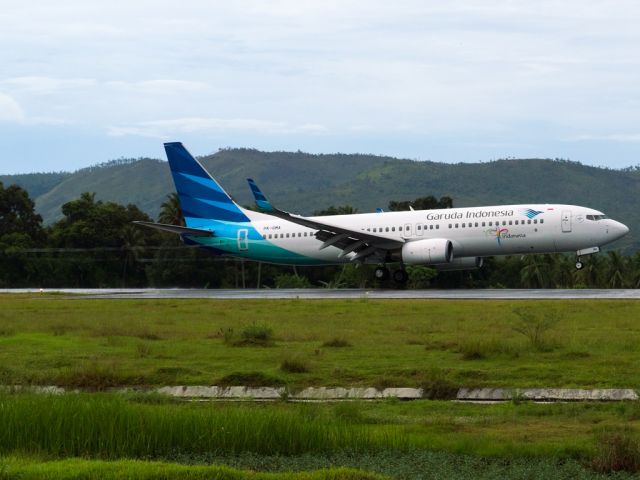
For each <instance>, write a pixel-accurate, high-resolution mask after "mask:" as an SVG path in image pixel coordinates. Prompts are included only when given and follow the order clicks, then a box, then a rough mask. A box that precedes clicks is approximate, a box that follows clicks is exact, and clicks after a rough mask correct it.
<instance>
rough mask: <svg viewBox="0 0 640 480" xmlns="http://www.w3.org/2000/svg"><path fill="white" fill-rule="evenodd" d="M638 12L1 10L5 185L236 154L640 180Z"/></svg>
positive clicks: (382, 4)
mask: <svg viewBox="0 0 640 480" xmlns="http://www.w3.org/2000/svg"><path fill="white" fill-rule="evenodd" d="M638 24H640V3H639V2H637V1H635V0H620V1H618V0H608V1H606V2H602V1H591V0H565V1H562V2H558V1H556V0H538V1H535V2H533V1H531V0H526V1H518V0H513V1H510V0H502V1H483V0H449V1H446V2H443V1H441V0H439V1H430V0H426V1H425V0H417V1H412V0H397V1H394V2H389V1H388V0H367V1H364V0H362V1H358V0H339V1H338V0H318V1H316V0H308V1H305V0H269V1H264V0H255V1H253V0H238V1H228V0H225V1H217V0H207V1H191V0H182V1H180V2H168V1H164V0H154V1H146V0H126V1H121V0H110V1H109V2H97V1H87V0H82V1H80V0H78V1H76V0H66V1H64V0H63V1H60V2H47V1H44V0H41V1H34V0H19V1H14V0H3V1H2V8H1V9H0V42H1V44H2V46H3V47H2V48H1V49H0V145H1V146H2V153H1V154H0V174H7V173H26V172H35V171H62V170H65V171H70V170H75V169H78V168H82V167H85V166H89V165H94V164H96V163H100V162H105V161H108V160H111V159H117V158H132V157H133V158H137V157H152V158H164V152H163V148H162V143H163V142H165V141H182V142H183V143H184V144H185V146H187V148H189V150H190V151H191V152H192V153H193V154H195V155H205V154H210V153H213V152H215V151H217V150H218V149H219V148H226V147H248V148H257V149H260V150H267V151H273V150H288V151H296V150H302V151H306V152H312V153H334V152H344V153H373V154H379V155H390V156H394V157H400V158H411V159H418V160H433V161H439V162H479V161H490V160H495V159H499V158H532V157H542V158H564V159H571V160H574V161H579V162H582V163H585V164H589V165H597V166H607V167H611V168H623V167H627V166H635V165H638V164H640V28H637V25H638Z"/></svg>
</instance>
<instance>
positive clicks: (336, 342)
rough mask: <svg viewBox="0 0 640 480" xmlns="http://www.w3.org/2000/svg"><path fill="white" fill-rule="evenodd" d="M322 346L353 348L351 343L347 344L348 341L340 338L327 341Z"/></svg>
mask: <svg viewBox="0 0 640 480" xmlns="http://www.w3.org/2000/svg"><path fill="white" fill-rule="evenodd" d="M322 346H323V347H328V348H345V347H353V345H352V344H351V342H349V340H346V339H344V338H340V337H335V338H332V339H331V340H327V341H326V342H324V343H323V344H322Z"/></svg>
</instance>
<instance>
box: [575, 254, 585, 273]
mask: <svg viewBox="0 0 640 480" xmlns="http://www.w3.org/2000/svg"><path fill="white" fill-rule="evenodd" d="M582 267H584V265H583V264H582V259H581V258H580V257H578V258H577V259H576V270H582Z"/></svg>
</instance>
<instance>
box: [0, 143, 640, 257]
mask: <svg viewBox="0 0 640 480" xmlns="http://www.w3.org/2000/svg"><path fill="white" fill-rule="evenodd" d="M201 161H202V162H203V164H204V165H205V167H206V168H207V169H208V170H209V171H210V172H211V173H212V174H213V175H214V176H215V177H216V178H217V179H218V181H219V182H220V183H221V184H222V186H223V187H224V188H225V189H226V190H227V191H228V192H229V193H230V194H231V195H232V196H233V197H234V198H235V199H236V200H237V201H238V202H239V203H241V204H253V199H252V197H251V193H250V191H249V188H248V186H247V184H246V178H247V177H252V178H254V179H255V180H256V182H257V183H258V185H260V187H261V188H262V189H263V190H264V191H265V192H266V193H267V195H268V196H269V197H270V198H271V200H272V201H273V202H274V203H275V204H276V205H278V206H279V207H281V208H283V209H285V210H289V211H292V212H297V213H301V214H309V213H311V212H313V211H314V210H318V209H321V208H324V207H327V206H329V205H342V204H350V205H353V206H354V207H356V208H357V209H358V211H360V212H366V211H372V210H374V209H375V208H376V207H383V208H385V207H386V206H387V204H388V202H389V201H390V200H405V199H413V198H416V197H419V196H425V195H434V196H436V197H440V196H444V195H448V196H450V197H452V198H453V199H454V203H455V205H456V206H461V207H462V206H471V205H492V204H503V203H538V202H546V203H569V204H577V205H585V206H590V207H593V208H596V209H599V210H602V211H604V212H605V213H606V214H607V215H610V216H611V217H613V218H616V219H618V220H620V221H622V222H624V223H626V224H627V225H629V227H630V229H631V233H630V234H629V235H628V236H627V237H626V238H625V239H623V240H622V241H620V242H618V243H617V244H616V246H617V247H623V248H625V249H626V250H627V251H629V250H632V249H638V248H640V235H639V234H638V233H636V232H638V231H640V208H639V207H640V202H639V201H638V198H640V197H639V193H640V174H639V173H638V171H637V170H611V169H605V168H596V167H589V166H585V165H581V164H579V163H577V162H569V161H562V160H544V159H524V160H499V161H493V162H487V163H459V164H446V163H435V162H423V161H411V160H399V159H395V158H391V157H380V156H374V155H345V154H330V155H311V154H307V153H302V152H260V151H257V150H250V149H228V150H221V151H219V152H218V153H216V154H214V155H211V156H207V157H203V158H201ZM0 181H2V182H3V183H5V184H10V183H18V184H20V185H22V186H23V187H24V188H26V189H27V190H28V191H29V193H30V194H31V195H32V196H33V197H34V198H35V199H36V205H37V208H38V211H39V212H40V213H41V214H42V216H43V218H44V219H45V222H47V223H50V222H53V221H55V220H56V219H57V218H59V216H60V206H61V205H62V204H63V203H65V202H66V201H68V200H70V199H72V198H75V197H77V196H79V195H80V194H81V193H82V192H85V191H89V192H95V193H96V197H97V198H99V199H102V200H111V201H115V202H118V203H123V204H126V203H135V204H137V205H138V206H139V207H140V208H142V209H143V210H145V211H146V212H148V213H149V214H150V215H151V216H154V217H155V216H156V215H157V214H158V211H159V207H160V204H161V203H162V202H163V201H164V199H165V198H166V195H167V194H168V193H170V192H172V191H173V184H172V182H171V178H170V174H169V168H168V166H167V164H166V162H163V161H160V160H152V159H138V160H120V161H115V162H110V163H108V164H103V165H99V166H96V167H91V168H87V169H83V170H79V171H77V172H74V173H58V174H32V175H13V176H3V177H0Z"/></svg>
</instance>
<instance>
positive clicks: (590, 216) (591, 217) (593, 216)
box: [587, 215, 607, 221]
mask: <svg viewBox="0 0 640 480" xmlns="http://www.w3.org/2000/svg"><path fill="white" fill-rule="evenodd" d="M605 218H607V216H606V215H587V220H594V221H598V220H604V219H605Z"/></svg>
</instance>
